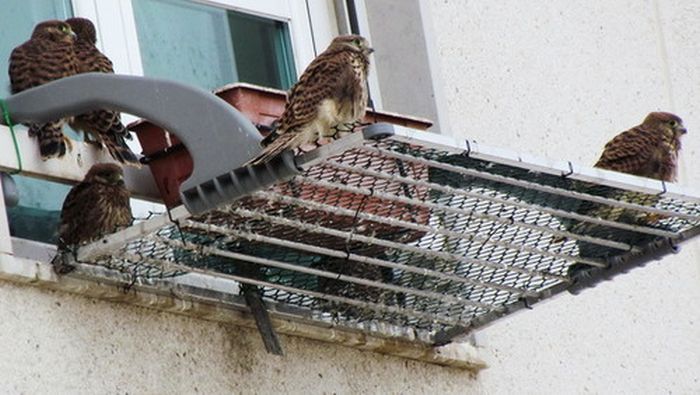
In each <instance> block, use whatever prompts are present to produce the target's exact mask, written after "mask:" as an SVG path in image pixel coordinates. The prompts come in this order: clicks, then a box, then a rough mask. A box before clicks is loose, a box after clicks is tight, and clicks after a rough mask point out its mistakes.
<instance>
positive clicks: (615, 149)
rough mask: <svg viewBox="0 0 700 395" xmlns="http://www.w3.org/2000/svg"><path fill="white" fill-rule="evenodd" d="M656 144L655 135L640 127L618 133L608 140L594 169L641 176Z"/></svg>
mask: <svg viewBox="0 0 700 395" xmlns="http://www.w3.org/2000/svg"><path fill="white" fill-rule="evenodd" d="M657 144H658V139H657V138H656V137H655V133H653V132H651V131H648V130H645V129H642V128H640V127H635V128H632V129H630V130H628V131H626V132H623V133H620V134H618V135H617V136H615V138H613V139H612V140H610V141H609V142H608V143H607V144H606V145H605V148H604V149H603V153H602V154H601V156H600V159H598V162H596V164H595V167H598V168H601V169H607V170H613V171H618V172H622V173H628V174H633V175H643V174H641V173H642V172H643V171H644V169H645V166H646V165H647V164H648V162H649V160H650V159H651V158H652V155H653V153H654V150H655V149H656V146H657Z"/></svg>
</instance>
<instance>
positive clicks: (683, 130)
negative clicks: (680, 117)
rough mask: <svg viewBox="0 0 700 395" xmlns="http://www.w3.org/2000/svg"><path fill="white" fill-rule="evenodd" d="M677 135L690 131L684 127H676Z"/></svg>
mask: <svg viewBox="0 0 700 395" xmlns="http://www.w3.org/2000/svg"><path fill="white" fill-rule="evenodd" d="M676 133H678V134H681V135H683V134H686V133H688V129H686V128H685V126H683V125H678V127H676Z"/></svg>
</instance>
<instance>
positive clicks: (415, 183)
mask: <svg viewBox="0 0 700 395" xmlns="http://www.w3.org/2000/svg"><path fill="white" fill-rule="evenodd" d="M325 165H326V166H330V167H335V168H337V169H340V170H343V171H347V172H353V173H358V174H362V175H366V176H370V177H375V178H380V179H383V180H387V181H392V182H396V183H403V184H407V185H413V186H415V187H423V188H430V189H433V190H436V191H440V192H445V193H450V194H453V195H463V196H468V197H473V198H476V199H482V200H488V201H493V202H495V203H498V204H503V205H507V206H517V207H521V208H526V209H529V210H531V209H533V208H535V209H537V206H534V207H533V206H529V205H527V204H525V203H520V202H514V201H509V200H505V199H500V198H496V197H491V196H487V195H482V194H479V193H476V192H469V191H464V190H458V189H456V188H452V187H448V186H443V185H440V184H435V183H432V182H426V181H420V180H413V179H410V178H407V177H403V176H395V175H391V174H386V173H383V172H378V171H375V170H370V169H365V168H358V167H353V166H348V165H345V164H343V163H339V162H336V161H334V160H329V161H327V162H325ZM515 203H517V204H515ZM440 207H442V206H440ZM460 210H463V211H464V212H465V213H468V215H469V216H472V217H477V218H482V219H486V220H489V221H493V222H499V223H502V224H507V225H513V226H517V227H520V228H524V229H529V230H535V231H539V232H541V233H551V234H553V235H555V236H561V237H566V238H569V239H575V240H581V241H586V242H589V243H592V244H597V245H601V246H605V247H610V248H615V249H618V250H623V251H629V250H634V248H635V247H634V246H631V245H629V244H627V243H621V242H617V241H611V240H606V239H601V238H598V237H592V236H584V235H578V234H575V233H571V232H567V231H561V230H557V229H554V228H551V227H546V226H540V225H534V224H528V223H525V222H521V221H514V220H511V219H507V218H503V217H499V216H496V215H490V214H481V213H478V212H476V210H474V209H463V208H460ZM591 218H592V217H591Z"/></svg>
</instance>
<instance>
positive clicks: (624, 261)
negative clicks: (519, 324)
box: [434, 226, 700, 345]
mask: <svg viewBox="0 0 700 395" xmlns="http://www.w3.org/2000/svg"><path fill="white" fill-rule="evenodd" d="M698 235H700V226H696V227H693V228H691V229H689V230H687V231H684V232H681V234H680V237H679V238H678V239H676V240H671V239H661V240H655V241H653V242H651V243H649V244H647V245H645V246H642V247H641V248H640V249H641V251H642V252H640V253H637V254H625V255H624V256H621V257H614V258H611V259H610V262H611V265H610V266H609V267H607V268H606V269H592V270H591V271H592V273H589V276H587V277H581V278H578V279H576V280H575V281H574V282H573V283H572V284H565V283H562V284H557V285H554V286H552V287H550V288H547V289H545V290H542V291H541V292H540V295H538V296H536V297H534V298H522V299H521V300H520V301H518V302H517V303H512V304H507V305H504V306H503V308H504V310H503V311H494V312H489V313H485V314H483V315H480V316H478V317H476V318H474V319H472V320H471V321H470V322H469V325H467V326H464V327H462V328H461V330H460V329H459V328H454V329H453V330H446V331H440V332H438V333H437V334H436V335H435V336H434V341H435V342H436V343H437V344H438V345H439V344H445V343H448V342H449V341H451V339H453V338H454V337H456V336H459V335H462V334H465V333H467V332H470V331H473V330H476V329H483V327H485V326H488V325H489V324H491V323H492V322H493V321H495V320H496V319H498V318H500V317H503V316H505V315H510V314H512V313H515V312H517V311H520V310H526V309H531V308H532V306H533V305H534V304H535V303H537V302H540V301H542V300H545V299H549V298H551V297H552V296H555V295H557V294H560V293H562V292H564V291H568V292H570V293H572V294H578V293H580V292H581V291H583V290H584V289H586V288H591V287H594V286H595V285H597V284H598V283H599V282H601V281H606V280H610V279H612V278H613V277H615V276H617V275H620V274H622V273H625V272H627V271H629V270H631V269H634V268H635V267H639V266H642V265H643V264H645V263H648V262H650V261H652V260H658V259H661V258H662V257H663V256H666V255H668V254H674V253H677V252H678V246H679V245H680V244H682V243H685V242H687V241H689V240H690V239H693V238H694V237H697V236H698Z"/></svg>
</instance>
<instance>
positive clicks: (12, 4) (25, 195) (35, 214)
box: [0, 0, 72, 243]
mask: <svg viewBox="0 0 700 395" xmlns="http://www.w3.org/2000/svg"><path fill="white" fill-rule="evenodd" d="M71 16H72V8H71V3H70V1H68V0H2V12H0V37H2V40H0V53H2V54H6V56H2V57H0V71H2V72H0V95H1V96H2V97H5V96H7V95H9V94H10V80H9V77H8V75H7V68H8V59H9V56H10V52H12V49H13V48H14V47H16V46H18V45H20V44H22V43H23V42H24V41H26V40H28V39H29V37H30V36H31V33H32V30H33V29H34V26H35V25H36V24H37V23H39V22H41V21H44V20H47V19H66V18H69V17H71ZM17 129H18V132H19V133H26V128H24V127H17ZM38 153H39V150H38V148H37V155H38ZM54 160H55V159H54ZM13 177H14V178H15V180H16V181H17V187H18V189H19V194H20V201H19V205H18V206H16V207H13V208H9V209H8V210H7V214H8V217H9V220H10V232H11V234H12V235H13V236H18V237H23V238H27V239H32V240H38V241H43V242H50V243H51V242H54V241H55V235H56V224H57V223H58V220H59V214H60V209H61V205H62V204H63V199H64V198H65V196H66V194H67V193H68V190H69V189H70V187H68V186H66V185H61V184H57V183H52V182H47V181H41V180H37V179H32V178H28V177H21V176H13Z"/></svg>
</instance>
